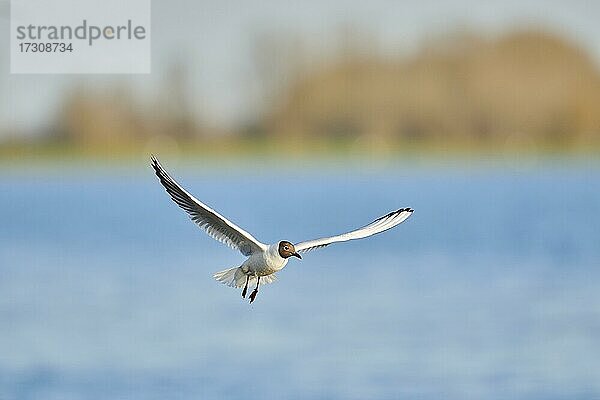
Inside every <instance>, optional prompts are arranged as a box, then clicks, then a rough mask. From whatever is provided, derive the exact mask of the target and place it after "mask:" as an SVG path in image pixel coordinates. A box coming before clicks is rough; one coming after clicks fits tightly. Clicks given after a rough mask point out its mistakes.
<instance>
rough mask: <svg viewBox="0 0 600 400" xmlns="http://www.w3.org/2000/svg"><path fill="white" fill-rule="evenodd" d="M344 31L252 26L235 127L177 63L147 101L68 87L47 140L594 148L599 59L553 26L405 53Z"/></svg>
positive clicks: (467, 35) (466, 35)
mask: <svg viewBox="0 0 600 400" xmlns="http://www.w3.org/2000/svg"><path fill="white" fill-rule="evenodd" d="M342 37H343V38H344V40H342V41H341V42H340V43H339V46H337V51H335V52H333V53H331V52H330V53H328V54H325V55H322V54H321V55H319V54H315V52H311V46H310V45H309V44H307V43H304V42H302V40H292V39H290V38H285V37H284V38H282V37H279V36H277V35H265V36H259V37H258V38H257V40H256V42H255V46H254V48H253V51H252V57H253V59H252V63H253V65H254V74H253V75H252V77H251V79H252V81H253V82H254V86H253V87H252V90H253V91H254V92H253V93H254V100H255V101H254V102H253V104H251V105H250V104H249V107H253V108H252V117H251V118H250V119H249V120H248V121H245V122H244V123H242V124H239V126H237V127H234V128H233V129H227V130H225V129H223V128H219V127H215V126H214V125H213V126H209V124H208V123H206V121H203V120H202V113H200V112H197V111H196V110H195V109H194V107H193V106H192V105H191V102H190V99H189V96H188V95H187V90H188V86H189V85H188V78H189V76H188V71H187V70H186V69H185V67H184V64H176V65H174V66H173V67H172V68H171V69H170V71H169V72H168V73H167V74H165V77H164V87H163V94H162V95H161V96H160V98H159V99H156V101H155V102H154V103H153V102H145V103H144V102H141V101H139V99H136V98H135V97H134V93H133V92H132V91H131V90H125V88H126V86H124V85H120V84H119V83H118V82H117V83H115V85H113V86H111V87H109V88H107V89H105V90H102V91H98V90H89V88H86V87H85V86H82V87H80V88H78V89H75V90H73V91H72V92H71V93H70V94H69V95H68V96H67V98H66V99H65V100H64V104H63V106H62V107H61V110H62V111H61V112H60V114H59V115H57V117H56V121H55V124H54V125H53V128H52V129H51V130H50V131H49V132H48V136H47V138H46V139H47V140H49V141H50V142H52V143H60V144H64V145H68V146H73V147H79V148H87V149H103V148H105V149H118V148H129V149H133V148H136V147H137V148H140V147H141V146H142V147H143V146H146V145H147V144H148V143H154V144H155V145H158V144H161V143H162V144H164V145H165V146H166V145H173V146H177V145H179V146H181V145H185V144H194V143H204V142H206V141H207V140H210V141H212V142H218V141H219V140H223V141H226V142H227V143H232V142H235V141H240V142H243V141H244V140H245V141H247V142H248V141H257V140H258V141H262V142H265V141H266V142H277V141H278V140H280V139H281V138H282V137H285V138H286V139H288V140H291V141H293V142H295V143H298V144H304V146H311V145H314V143H318V142H320V141H329V142H332V143H348V144H349V145H350V146H355V147H358V148H362V147H365V146H368V147H370V148H375V149H378V148H381V149H383V148H395V147H396V148H403V147H410V146H413V147H418V146H425V147H429V146H432V147H442V148H452V147H455V148H457V149H464V148H471V147H474V148H477V147H480V146H481V147H490V148H495V147H496V146H498V145H500V146H503V147H505V148H506V147H514V148H515V149H522V148H524V149H531V148H534V149H544V148H558V149H562V150H568V149H598V148H600V146H599V145H600V74H599V71H598V67H597V65H596V63H595V62H594V60H592V59H591V57H590V56H589V55H588V54H586V52H585V51H584V50H582V49H581V48H579V47H577V46H575V45H573V44H572V43H570V42H568V41H566V40H564V39H563V38H561V37H559V36H556V35H553V34H549V33H545V32H539V31H531V30H529V31H519V32H512V33H509V34H505V35H503V36H500V37H496V38H485V37H483V36H482V35H478V34H476V33H473V32H469V31H462V32H458V33H455V34H449V35H444V36H441V37H435V38H430V39H429V40H428V41H426V42H425V43H423V44H422V45H421V46H420V48H419V50H418V51H416V52H414V53H411V54H408V55H407V54H404V55H390V54H382V52H378V51H377V46H376V44H375V43H374V41H373V40H372V39H369V37H368V35H362V36H361V35H356V34H353V33H352V32H345V33H344V35H342Z"/></svg>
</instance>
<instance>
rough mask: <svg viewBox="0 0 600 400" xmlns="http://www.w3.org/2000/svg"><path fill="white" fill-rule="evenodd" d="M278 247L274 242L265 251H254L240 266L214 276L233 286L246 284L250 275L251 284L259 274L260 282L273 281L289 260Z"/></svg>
mask: <svg viewBox="0 0 600 400" xmlns="http://www.w3.org/2000/svg"><path fill="white" fill-rule="evenodd" d="M278 248H279V246H278V244H272V245H270V246H268V247H266V248H265V249H264V251H257V252H254V253H252V254H251V255H250V257H248V259H246V261H244V263H243V264H242V265H240V266H239V267H235V268H230V269H226V270H224V271H219V272H217V273H215V274H214V278H215V279H216V280H218V281H219V282H222V283H224V284H226V285H228V286H232V287H242V286H244V285H245V284H246V277H247V276H249V277H250V278H249V284H250V285H252V284H253V282H254V280H255V279H256V278H257V277H259V276H260V277H261V279H260V283H272V282H274V281H275V280H276V279H277V278H276V277H275V273H276V272H277V271H280V270H282V269H283V267H285V266H286V264H287V262H288V259H287V258H283V257H281V256H280V255H279V249H278Z"/></svg>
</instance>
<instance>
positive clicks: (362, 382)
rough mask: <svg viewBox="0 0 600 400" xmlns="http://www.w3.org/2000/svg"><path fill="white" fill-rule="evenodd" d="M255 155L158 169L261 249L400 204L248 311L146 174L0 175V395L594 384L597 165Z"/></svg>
mask: <svg viewBox="0 0 600 400" xmlns="http://www.w3.org/2000/svg"><path fill="white" fill-rule="evenodd" d="M167 165H168V163H167ZM254 168H255V167H253V166H250V167H248V168H239V169H235V168H234V169H229V170H228V171H227V172H226V173H219V172H218V170H216V169H215V170H208V171H207V170H199V169H196V168H182V167H180V168H175V166H172V167H171V169H174V171H173V172H175V175H176V176H178V177H179V179H180V181H181V182H182V183H184V185H185V186H186V187H187V188H188V189H189V190H190V191H191V192H192V193H194V194H196V195H197V197H199V198H201V199H203V200H204V201H205V202H206V203H208V204H210V205H212V206H213V207H215V208H217V209H218V210H219V211H221V212H222V213H223V214H224V215H226V216H229V217H231V219H232V220H234V221H235V222H236V223H238V224H239V225H241V226H242V227H244V228H246V229H247V230H249V231H250V232H252V233H253V234H254V235H255V236H256V237H257V238H259V239H261V240H263V241H265V242H272V241H277V240H279V239H289V240H291V241H298V240H302V239H309V238H313V237H315V236H320V235H328V234H334V233H338V232H341V231H344V230H346V229H348V228H354V227H356V226H360V225H363V224H365V223H367V222H369V221H370V220H372V219H373V218H375V217H377V216H379V215H382V214H384V213H386V212H388V211H389V210H391V209H394V208H399V207H405V206H409V207H413V208H414V209H415V210H416V212H415V213H414V215H413V216H412V218H410V219H409V220H408V221H407V222H405V223H404V224H402V225H400V226H399V227H397V228H396V229H394V230H392V231H389V232H386V233H385V234H382V235H379V236H376V237H374V238H371V239H369V240H363V241H356V242H352V243H347V244H340V245H336V246H330V247H328V248H326V249H321V250H315V251H314V252H312V253H308V254H307V255H306V256H305V257H304V259H303V260H302V261H299V260H292V261H291V262H290V263H289V264H288V266H287V267H286V269H284V270H283V271H281V272H280V273H279V280H278V282H276V283H275V284H272V285H267V286H264V287H263V288H262V290H261V292H260V294H259V296H258V298H257V301H256V302H255V303H254V304H252V305H249V304H248V303H247V301H244V300H243V299H242V298H241V296H240V293H239V290H234V289H231V288H228V287H225V286H223V285H220V284H218V283H217V282H216V281H214V280H213V279H212V278H211V275H212V273H213V272H214V271H216V270H220V269H224V268H228V267H232V266H235V265H238V264H239V263H241V262H242V260H243V257H242V256H241V255H239V254H237V253H235V252H233V251H231V250H230V249H228V248H227V247H225V246H223V245H221V244H219V243H217V242H215V241H213V240H212V239H210V238H209V237H208V236H206V235H205V234H204V233H203V232H201V231H200V230H199V229H197V228H196V227H195V226H194V225H193V224H192V223H191V222H190V221H189V220H188V219H187V218H186V217H185V215H184V213H183V212H182V211H181V210H179V209H178V208H177V207H176V206H175V205H174V204H172V203H171V202H170V200H169V199H168V197H167V196H166V194H165V193H164V192H163V191H162V189H161V187H160V186H159V185H158V184H157V181H156V180H155V178H154V176H153V175H152V173H151V171H150V170H149V169H148V168H141V167H140V168H138V169H132V170H117V169H107V170H97V169H96V170H90V171H86V170H83V171H77V172H73V171H70V170H69V171H60V170H59V171H56V170H55V171H50V172H41V171H39V172H31V171H30V172H27V173H23V174H19V173H16V172H14V171H13V172H4V173H1V174H0V399H2V400H5V399H7V400H8V399H44V400H49V399H61V400H62V399H172V398H176V399H199V398H222V399H244V400H251V399H265V398H286V399H365V398H379V399H395V398H419V399H436V400H437V399H440V398H443V399H466V398H478V399H507V398H521V399H576V398H581V399H591V398H599V397H600V361H599V360H600V290H599V287H600V168H598V167H597V166H595V167H592V166H586V165H581V164H580V165H577V166H561V165H553V164H550V165H542V166H534V167H530V168H508V167H500V166H496V167H494V166H484V167H482V168H476V167H473V166H471V167H469V168H467V167H464V168H461V167H452V168H441V167H439V168H435V167H428V168H422V169H419V168H401V167H390V168H385V169H376V168H375V169H370V170H368V171H366V172H365V171H363V172H361V171H360V169H353V170H351V171H350V172H342V170H335V169H333V170H331V169H328V170H326V171H325V172H323V171H318V170H316V169H312V170H310V169H309V170H304V171H303V170H302V169H300V168H297V169H296V168H294V167H289V168H288V169H287V170H286V171H285V173H284V174H278V173H276V172H275V171H274V170H273V169H270V168H264V167H262V168H258V169H257V170H256V171H254ZM282 175H283V176H282Z"/></svg>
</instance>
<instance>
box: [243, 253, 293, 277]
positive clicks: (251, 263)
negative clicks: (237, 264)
mask: <svg viewBox="0 0 600 400" xmlns="http://www.w3.org/2000/svg"><path fill="white" fill-rule="evenodd" d="M287 261H288V260H287V259H284V258H281V257H269V255H268V253H267V254H262V255H260V256H258V257H250V258H249V259H248V260H246V262H244V264H243V265H242V269H243V270H244V272H246V273H247V274H248V275H258V276H265V275H271V274H274V273H275V272H277V271H279V270H281V269H282V268H283V267H285V265H286V264H287Z"/></svg>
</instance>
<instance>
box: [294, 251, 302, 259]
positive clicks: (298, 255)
mask: <svg viewBox="0 0 600 400" xmlns="http://www.w3.org/2000/svg"><path fill="white" fill-rule="evenodd" d="M292 255H293V256H294V257H298V258H299V259H301V260H302V256H301V255H300V254H298V252H295V253H292Z"/></svg>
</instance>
